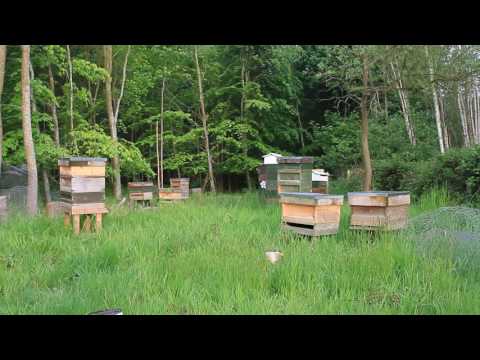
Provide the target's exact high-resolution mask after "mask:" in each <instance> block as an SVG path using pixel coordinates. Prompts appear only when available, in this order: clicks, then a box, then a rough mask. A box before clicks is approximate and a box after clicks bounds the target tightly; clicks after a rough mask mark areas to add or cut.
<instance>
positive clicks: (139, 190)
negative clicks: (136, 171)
mask: <svg viewBox="0 0 480 360" xmlns="http://www.w3.org/2000/svg"><path fill="white" fill-rule="evenodd" d="M154 189H155V188H154V185H153V182H129V183H128V205H129V207H130V208H132V207H134V206H135V204H136V203H138V202H141V203H142V204H143V205H144V206H145V205H146V204H148V206H152V203H151V202H152V200H153V192H154Z"/></svg>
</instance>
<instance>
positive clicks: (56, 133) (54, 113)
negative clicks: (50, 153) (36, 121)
mask: <svg viewBox="0 0 480 360" xmlns="http://www.w3.org/2000/svg"><path fill="white" fill-rule="evenodd" d="M48 80H49V84H50V91H51V92H52V94H53V96H55V80H54V78H53V72H52V66H51V65H50V64H48ZM50 109H51V111H52V120H53V139H54V141H55V145H57V146H60V130H59V127H58V116H57V105H56V104H55V102H52V105H51V107H50Z"/></svg>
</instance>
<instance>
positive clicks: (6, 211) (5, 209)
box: [0, 196, 8, 220]
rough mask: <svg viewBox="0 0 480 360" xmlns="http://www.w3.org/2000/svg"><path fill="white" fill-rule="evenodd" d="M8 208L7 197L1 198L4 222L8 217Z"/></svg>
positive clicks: (0, 207) (0, 209)
mask: <svg viewBox="0 0 480 360" xmlns="http://www.w3.org/2000/svg"><path fill="white" fill-rule="evenodd" d="M7 214H8V208H7V197H6V196H0V220H3V219H5V218H6V217H7Z"/></svg>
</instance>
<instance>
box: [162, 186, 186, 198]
mask: <svg viewBox="0 0 480 360" xmlns="http://www.w3.org/2000/svg"><path fill="white" fill-rule="evenodd" d="M158 197H159V199H160V200H168V201H175V200H185V199H186V198H185V196H184V195H183V194H182V193H181V192H178V191H174V190H173V189H172V188H162V189H160V190H159V191H158Z"/></svg>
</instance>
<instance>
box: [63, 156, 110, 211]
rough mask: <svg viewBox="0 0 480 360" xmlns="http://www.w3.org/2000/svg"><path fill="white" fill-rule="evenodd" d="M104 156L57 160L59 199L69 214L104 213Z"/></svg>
mask: <svg viewBox="0 0 480 360" xmlns="http://www.w3.org/2000/svg"><path fill="white" fill-rule="evenodd" d="M106 160H107V159H104V158H86V157H70V158H63V159H60V160H59V161H58V165H59V168H60V201H61V202H62V203H64V206H65V209H66V211H70V212H71V214H72V215H73V214H86V213H97V212H98V213H105V212H107V211H106V207H105V165H106Z"/></svg>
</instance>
